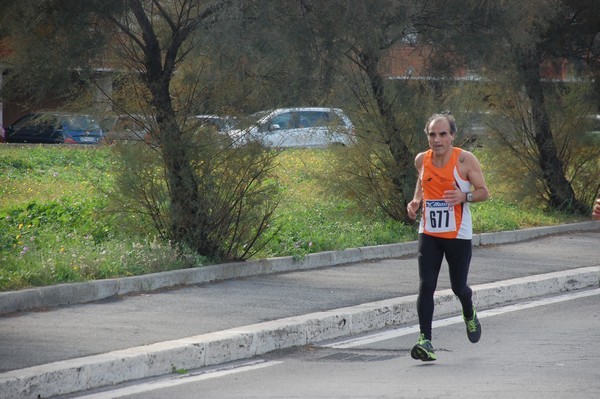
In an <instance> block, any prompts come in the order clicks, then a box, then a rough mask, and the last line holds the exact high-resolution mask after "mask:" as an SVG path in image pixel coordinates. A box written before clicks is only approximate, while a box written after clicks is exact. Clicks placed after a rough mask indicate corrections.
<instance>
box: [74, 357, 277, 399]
mask: <svg viewBox="0 0 600 399" xmlns="http://www.w3.org/2000/svg"><path fill="white" fill-rule="evenodd" d="M280 363H283V362H281V361H270V362H267V361H265V360H256V361H251V362H247V363H243V364H240V365H236V366H229V367H222V368H218V369H214V370H209V371H202V372H198V373H190V374H184V375H178V376H174V377H171V378H168V379H161V380H157V381H150V382H146V383H143V384H139V385H132V386H128V387H123V388H118V389H114V390H111V391H104V392H98V393H93V394H89V395H85V396H78V397H77V398H78V399H116V398H122V397H124V396H127V395H135V394H139V393H144V392H149V391H155V390H157V389H163V388H171V387H174V386H177V385H183V384H189V383H191V382H197V381H203V380H208V379H211V378H219V377H223V376H226V375H230V374H236V373H244V372H246V371H252V370H257V369H262V368H265V367H271V366H275V365H277V364H280Z"/></svg>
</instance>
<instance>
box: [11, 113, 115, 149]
mask: <svg viewBox="0 0 600 399" xmlns="http://www.w3.org/2000/svg"><path fill="white" fill-rule="evenodd" d="M103 138H104V133H103V132H102V129H101V128H100V125H99V124H98V122H96V120H95V119H94V118H92V117H91V116H89V115H83V114H58V113H46V112H38V113H32V114H28V115H25V116H23V117H22V118H20V119H18V120H17V121H16V122H15V123H13V124H12V125H10V126H9V127H8V128H7V129H6V142H7V143H42V144H97V143H99V142H100V141H102V139H103Z"/></svg>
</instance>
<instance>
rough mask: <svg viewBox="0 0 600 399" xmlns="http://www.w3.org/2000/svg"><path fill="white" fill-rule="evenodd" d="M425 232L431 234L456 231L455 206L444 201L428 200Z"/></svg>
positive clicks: (426, 203) (426, 202)
mask: <svg viewBox="0 0 600 399" xmlns="http://www.w3.org/2000/svg"><path fill="white" fill-rule="evenodd" d="M425 231H428V232H430V233H446V232H449V231H456V219H455V217H454V206H453V205H450V204H448V203H446V202H445V201H444V200H426V201H425Z"/></svg>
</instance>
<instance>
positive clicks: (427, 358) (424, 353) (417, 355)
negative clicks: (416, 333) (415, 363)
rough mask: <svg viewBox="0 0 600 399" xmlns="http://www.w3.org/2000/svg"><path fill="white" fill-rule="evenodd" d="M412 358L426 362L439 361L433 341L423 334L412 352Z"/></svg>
mask: <svg viewBox="0 0 600 399" xmlns="http://www.w3.org/2000/svg"><path fill="white" fill-rule="evenodd" d="M410 356H411V357H412V358H413V359H416V360H422V361H424V362H431V361H434V360H436V359H437V357H436V356H435V352H434V351H433V345H431V341H430V340H428V339H425V335H423V334H421V336H420V337H419V341H418V342H417V344H416V345H415V346H413V348H412V350H411V351H410Z"/></svg>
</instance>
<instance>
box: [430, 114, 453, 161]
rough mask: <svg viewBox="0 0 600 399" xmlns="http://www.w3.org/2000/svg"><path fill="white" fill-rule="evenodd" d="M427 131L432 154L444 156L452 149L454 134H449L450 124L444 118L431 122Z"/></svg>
mask: <svg viewBox="0 0 600 399" xmlns="http://www.w3.org/2000/svg"><path fill="white" fill-rule="evenodd" d="M427 131H428V132H427V138H428V140H429V148H431V149H432V150H433V152H434V154H436V155H441V154H445V153H446V151H448V150H449V149H450V148H451V147H452V140H454V134H452V133H450V124H449V123H448V121H447V120H446V119H445V118H441V119H436V120H434V121H432V122H431V123H430V124H429V128H428V129H427Z"/></svg>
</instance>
